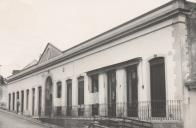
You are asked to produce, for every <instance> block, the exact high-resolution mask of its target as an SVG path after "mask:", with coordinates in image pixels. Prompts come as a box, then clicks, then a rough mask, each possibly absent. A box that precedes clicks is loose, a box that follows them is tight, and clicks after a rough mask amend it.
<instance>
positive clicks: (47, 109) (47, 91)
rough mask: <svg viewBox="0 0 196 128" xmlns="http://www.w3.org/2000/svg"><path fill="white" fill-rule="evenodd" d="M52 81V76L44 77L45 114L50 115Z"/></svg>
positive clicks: (51, 108)
mask: <svg viewBox="0 0 196 128" xmlns="http://www.w3.org/2000/svg"><path fill="white" fill-rule="evenodd" d="M52 105H53V82H52V78H51V77H48V78H47V79H46V86H45V115H46V116H51V115H52V110H53V107H52Z"/></svg>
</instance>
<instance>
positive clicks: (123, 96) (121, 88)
mask: <svg viewBox="0 0 196 128" xmlns="http://www.w3.org/2000/svg"><path fill="white" fill-rule="evenodd" d="M126 78H127V76H126V70H125V69H124V68H123V69H118V70H117V71H116V103H117V105H116V114H117V116H126V106H127V105H126V104H125V103H126V101H127V80H126Z"/></svg>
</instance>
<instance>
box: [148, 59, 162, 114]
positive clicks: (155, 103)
mask: <svg viewBox="0 0 196 128" xmlns="http://www.w3.org/2000/svg"><path fill="white" fill-rule="evenodd" d="M150 82H151V109H152V117H165V116H166V89H165V64H164V58H155V59H153V60H151V61H150Z"/></svg>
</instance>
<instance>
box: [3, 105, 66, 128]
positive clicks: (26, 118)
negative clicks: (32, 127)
mask: <svg viewBox="0 0 196 128" xmlns="http://www.w3.org/2000/svg"><path fill="white" fill-rule="evenodd" d="M0 112H3V113H5V114H8V115H10V116H15V117H17V118H20V119H22V120H26V121H28V122H31V123H33V124H37V125H40V126H43V127H47V128H64V127H61V126H57V125H54V124H50V123H46V122H42V121H40V120H37V119H33V118H31V117H28V116H24V115H19V114H16V113H13V112H10V111H7V110H3V109H0Z"/></svg>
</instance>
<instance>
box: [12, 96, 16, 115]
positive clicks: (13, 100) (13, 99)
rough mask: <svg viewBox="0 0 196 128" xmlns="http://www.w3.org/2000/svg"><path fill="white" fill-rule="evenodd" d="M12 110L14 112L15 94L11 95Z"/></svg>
mask: <svg viewBox="0 0 196 128" xmlns="http://www.w3.org/2000/svg"><path fill="white" fill-rule="evenodd" d="M12 110H13V111H14V110H15V93H12Z"/></svg>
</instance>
